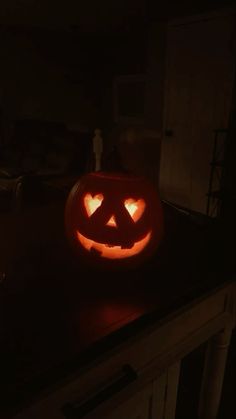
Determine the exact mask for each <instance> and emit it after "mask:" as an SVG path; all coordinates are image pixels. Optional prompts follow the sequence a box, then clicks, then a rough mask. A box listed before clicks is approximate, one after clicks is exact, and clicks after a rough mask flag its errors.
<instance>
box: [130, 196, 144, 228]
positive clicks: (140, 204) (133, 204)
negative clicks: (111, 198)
mask: <svg viewBox="0 0 236 419" xmlns="http://www.w3.org/2000/svg"><path fill="white" fill-rule="evenodd" d="M145 207H146V204H145V201H144V200H143V199H138V200H135V199H133V198H128V199H126V200H125V208H126V209H127V211H128V213H129V215H130V216H131V218H132V219H133V220H134V222H136V221H138V220H139V218H140V217H141V216H142V214H143V213H144V210H145Z"/></svg>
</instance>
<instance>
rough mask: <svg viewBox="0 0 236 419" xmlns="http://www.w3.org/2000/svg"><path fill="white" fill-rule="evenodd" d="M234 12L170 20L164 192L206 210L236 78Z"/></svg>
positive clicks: (173, 199)
mask: <svg viewBox="0 0 236 419" xmlns="http://www.w3.org/2000/svg"><path fill="white" fill-rule="evenodd" d="M233 22H234V17H233V16H216V17H207V16H205V17H204V16H197V17H196V18H192V20H186V21H185V22H173V23H172V24H170V25H169V28H168V36H167V70H166V71H167V73H166V89H165V124H164V125H165V127H164V128H165V129H164V137H163V141H162V149H161V168H160V189H161V193H162V197H163V198H164V199H166V200H168V201H171V202H173V203H175V204H177V205H180V206H182V207H186V208H188V209H191V210H194V211H199V212H202V213H205V211H206V204H207V196H206V194H207V192H208V185H209V176H210V167H211V166H210V162H211V159H212V150H213V141H214V130H215V129H219V128H224V129H225V128H227V125H228V118H229V112H230V106H231V98H232V86H233V79H234V65H235V64H234V63H235V58H234V51H233V40H234V32H233V31H234V23H233Z"/></svg>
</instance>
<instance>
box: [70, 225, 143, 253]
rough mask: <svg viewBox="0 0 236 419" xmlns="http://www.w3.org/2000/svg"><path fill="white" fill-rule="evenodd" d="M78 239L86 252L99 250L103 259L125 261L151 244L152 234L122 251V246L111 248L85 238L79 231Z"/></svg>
mask: <svg viewBox="0 0 236 419" xmlns="http://www.w3.org/2000/svg"><path fill="white" fill-rule="evenodd" d="M77 238H78V240H79V241H80V243H81V244H82V246H83V247H84V248H85V249H86V250H88V251H90V250H91V249H94V250H97V252H99V253H100V256H101V257H102V258H107V259H124V258H128V257H131V256H134V255H137V254H138V253H140V252H141V251H142V250H143V249H144V248H145V247H146V246H147V244H148V243H149V241H150V239H151V232H149V233H147V234H146V236H145V237H144V238H143V239H142V240H139V241H138V242H136V243H134V245H133V246H132V247H131V248H129V249H122V248H121V246H112V247H110V246H108V245H106V244H103V243H98V242H95V241H94V240H90V239H88V238H87V237H85V236H83V234H81V233H80V232H79V231H77Z"/></svg>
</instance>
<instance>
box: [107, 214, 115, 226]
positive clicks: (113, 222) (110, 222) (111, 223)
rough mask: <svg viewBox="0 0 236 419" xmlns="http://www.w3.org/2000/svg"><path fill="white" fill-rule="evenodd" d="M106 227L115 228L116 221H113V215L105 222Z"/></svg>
mask: <svg viewBox="0 0 236 419" xmlns="http://www.w3.org/2000/svg"><path fill="white" fill-rule="evenodd" d="M107 225H108V226H111V227H117V224H116V220H115V217H114V215H113V216H112V217H111V218H110V220H109V221H108V222H107Z"/></svg>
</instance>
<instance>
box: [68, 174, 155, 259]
mask: <svg viewBox="0 0 236 419" xmlns="http://www.w3.org/2000/svg"><path fill="white" fill-rule="evenodd" d="M66 228H67V234H68V237H69V238H70V240H71V242H72V244H73V247H74V248H75V249H76V250H77V251H78V252H79V253H80V254H82V255H83V256H85V257H86V256H87V258H88V259H89V260H90V261H91V262H93V261H94V263H95V264H98V263H101V264H102V265H103V262H104V264H107V265H106V266H111V262H110V263H109V261H112V266H116V265H114V263H115V261H117V264H118V266H123V265H122V262H121V261H122V260H123V261H125V260H126V262H127V263H129V264H133V261H135V264H137V263H139V262H140V261H142V260H144V259H145V258H146V257H148V256H149V255H151V254H152V253H153V252H154V251H155V249H156V247H157V246H158V244H159V242H160V240H161V238H162V234H163V218H162V208H161V204H160V200H159V198H158V195H157V193H156V191H155V190H154V189H153V188H152V186H151V185H150V184H149V182H147V181H146V180H145V179H143V178H139V177H136V176H132V175H129V174H127V173H110V172H108V173H107V172H94V173H89V174H87V175H85V176H84V177H83V178H81V179H80V181H79V182H78V183H77V184H76V185H75V186H74V188H73V189H72V191H71V193H70V195H69V197H68V201H67V206H66ZM106 260H107V262H106ZM99 261H101V262H99ZM113 261H114V263H113ZM119 261H120V262H119ZM126 265H127V264H126ZM126 265H124V266H126Z"/></svg>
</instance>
